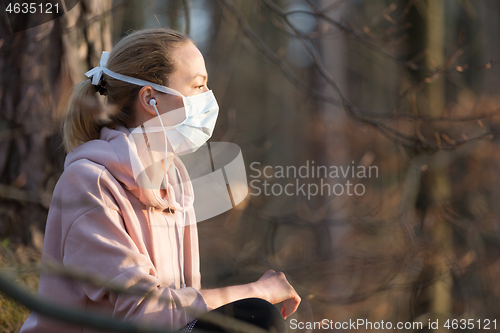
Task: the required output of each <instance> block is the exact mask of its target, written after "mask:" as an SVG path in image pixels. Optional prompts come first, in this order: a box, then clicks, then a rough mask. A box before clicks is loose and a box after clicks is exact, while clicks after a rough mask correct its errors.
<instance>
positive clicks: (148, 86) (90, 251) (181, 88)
mask: <svg viewBox="0 0 500 333" xmlns="http://www.w3.org/2000/svg"><path fill="white" fill-rule="evenodd" d="M86 74H87V76H89V79H87V80H85V81H83V82H81V83H79V84H78V85H77V86H76V88H75V90H74V92H73V95H72V97H71V99H70V101H69V104H68V108H67V114H66V117H65V121H64V126H63V139H64V145H65V148H66V150H67V152H68V155H67V157H66V160H65V165H64V172H63V174H62V176H61V178H60V179H59V181H58V183H57V185H56V187H55V190H54V194H53V200H52V203H51V207H50V210H49V215H48V219H47V226H46V230H45V242H44V248H43V255H42V265H43V264H44V262H46V261H48V260H53V261H56V262H58V263H60V264H63V265H64V266H66V267H68V268H74V269H75V268H76V269H79V270H83V271H85V272H86V273H88V274H93V275H95V276H99V277H101V278H105V279H106V280H107V281H109V282H110V283H113V284H115V285H121V286H123V287H125V288H129V287H134V286H141V287H142V288H146V290H148V291H149V295H148V297H145V296H144V295H135V294H127V293H125V294H123V293H117V292H114V291H110V290H107V289H106V288H105V287H99V286H95V285H92V284H86V283H81V282H77V281H75V280H72V279H69V278H64V277H61V276H59V275H55V274H45V273H43V272H42V274H41V276H40V284H39V290H38V294H39V296H42V297H45V298H49V299H53V300H55V301H57V302H59V303H62V304H64V305H67V306H68V307H74V308H80V309H86V310H92V311H98V312H100V313H102V314H108V315H110V316H113V317H115V318H120V319H125V320H129V321H133V322H138V323H143V324H150V325H155V326H163V327H165V328H167V329H170V330H179V329H182V330H184V331H190V330H191V329H193V328H198V329H204V330H207V331H217V332H224V331H226V330H225V329H224V328H222V327H220V326H218V325H214V324H208V323H207V322H206V321H204V319H203V318H204V317H203V315H204V314H205V313H206V312H208V311H217V312H221V313H224V314H226V315H231V316H233V317H236V318H237V319H241V320H245V321H248V322H250V323H252V324H255V325H258V326H260V327H262V328H264V329H266V330H272V331H277V332H283V331H284V318H285V319H286V317H287V316H289V315H290V314H292V313H293V312H294V311H295V310H296V309H297V307H298V305H299V303H300V297H299V296H298V294H297V293H296V291H295V290H294V289H293V287H292V286H290V284H289V283H288V282H287V280H286V278H285V276H284V274H283V273H276V272H274V271H272V270H270V271H268V272H266V273H265V274H264V275H263V276H262V277H261V278H260V279H259V280H257V281H255V282H253V283H249V284H244V285H237V286H230V287H224V288H218V289H201V284H200V281H201V277H200V272H199V253H198V234H197V228H196V221H195V216H194V210H193V205H192V203H193V199H194V198H193V191H192V186H191V183H190V180H189V175H188V174H187V171H186V169H185V167H184V165H183V164H182V162H181V160H180V159H179V158H178V155H179V154H178V153H186V152H189V151H194V150H196V149H197V148H199V147H200V145H201V144H203V143H204V142H205V141H206V140H208V138H209V137H210V136H211V134H212V131H213V127H214V126H215V120H216V118H217V114H218V105H217V102H216V100H215V97H214V95H213V93H212V91H211V90H209V89H208V87H207V79H208V74H207V71H206V68H205V63H204V59H203V56H202V54H201V53H200V51H199V50H198V48H197V47H196V46H195V44H194V43H193V41H192V40H190V39H189V38H188V37H186V36H184V35H183V34H181V33H179V32H176V31H172V30H168V29H149V30H141V31H137V32H135V33H132V34H130V35H128V36H126V37H125V38H123V39H122V40H121V41H119V42H118V43H117V45H116V46H115V47H114V49H113V50H112V51H111V53H109V54H107V53H104V54H103V57H102V58H101V63H100V66H98V67H96V68H94V69H92V70H91V71H89V72H87V73H86ZM97 93H100V94H101V95H106V97H107V99H108V102H109V103H111V104H112V105H114V106H115V108H109V107H105V106H104V105H101V104H100V103H99V99H98V98H97V97H98V95H97ZM110 110H113V111H110ZM152 124H153V125H152ZM141 140H142V141H141ZM141 142H142V143H143V144H142V145H141ZM154 147H159V148H154ZM155 161H156V162H158V161H161V163H153V162H155ZM138 168H139V169H138ZM151 296H157V297H151ZM281 302H283V306H282V309H281V314H280V312H279V310H278V309H277V308H276V306H274V305H272V304H277V303H281ZM20 332H21V333H32V332H53V333H58V332H65V333H71V332H93V330H92V329H90V328H86V327H83V328H82V327H77V326H74V325H70V324H67V323H62V322H59V321H55V320H53V319H51V318H48V317H45V316H42V315H40V314H37V313H36V312H32V313H31V315H30V316H29V318H28V319H27V320H26V322H25V323H24V325H23V327H22V329H21V331H20Z"/></svg>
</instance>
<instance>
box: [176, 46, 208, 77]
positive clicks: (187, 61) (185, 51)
mask: <svg viewBox="0 0 500 333" xmlns="http://www.w3.org/2000/svg"><path fill="white" fill-rule="evenodd" d="M174 61H175V63H176V67H177V68H176V71H177V72H178V74H179V75H180V76H182V77H183V78H185V79H191V80H192V79H195V77H196V76H197V75H202V76H206V75H207V70H206V68H205V60H204V59H203V55H202V54H201V52H200V50H198V48H197V47H196V46H195V45H194V44H193V43H187V44H185V45H182V46H180V47H179V48H178V49H176V51H175V53H174Z"/></svg>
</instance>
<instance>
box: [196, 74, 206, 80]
mask: <svg viewBox="0 0 500 333" xmlns="http://www.w3.org/2000/svg"><path fill="white" fill-rule="evenodd" d="M198 76H201V77H202V78H203V79H204V80H205V81H206V80H208V77H207V76H206V75H203V74H197V75H195V76H194V77H193V80H194V79H196V78H197V77H198Z"/></svg>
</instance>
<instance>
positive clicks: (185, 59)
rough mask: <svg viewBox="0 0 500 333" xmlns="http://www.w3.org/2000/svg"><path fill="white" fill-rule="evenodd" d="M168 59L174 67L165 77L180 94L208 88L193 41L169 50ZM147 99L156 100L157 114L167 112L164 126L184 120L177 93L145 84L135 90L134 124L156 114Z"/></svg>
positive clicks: (202, 65)
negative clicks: (154, 88) (168, 75)
mask: <svg viewBox="0 0 500 333" xmlns="http://www.w3.org/2000/svg"><path fill="white" fill-rule="evenodd" d="M172 58H173V59H172V60H173V61H174V63H175V66H176V70H175V72H173V73H172V74H171V75H170V77H169V83H170V88H172V89H174V90H176V91H178V92H179V93H181V94H182V95H183V96H192V95H196V94H200V93H203V92H205V91H208V90H209V89H208V86H207V79H208V74H207V69H206V68H205V60H204V59H203V55H202V54H201V52H200V50H198V48H197V47H196V46H195V45H194V44H193V43H191V42H187V43H185V44H183V45H181V46H179V47H178V48H177V49H175V50H174V51H173V54H172ZM151 98H154V99H155V100H156V107H157V108H158V112H159V113H160V114H164V113H166V112H170V114H169V116H168V120H167V123H165V125H174V124H176V123H178V122H180V121H182V120H184V117H185V113H184V110H183V109H182V107H183V106H184V105H183V103H182V98H181V97H180V96H175V95H171V94H166V93H162V92H158V91H156V90H153V89H151V88H150V87H148V86H145V87H143V88H142V89H141V91H140V92H139V98H138V101H137V111H138V113H136V126H140V124H142V123H144V122H146V121H147V120H149V119H151V118H154V117H156V116H157V114H156V111H155V110H154V108H153V107H152V106H150V105H149V101H150V100H151Z"/></svg>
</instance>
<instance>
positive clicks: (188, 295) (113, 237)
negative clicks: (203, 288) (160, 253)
mask: <svg viewBox="0 0 500 333" xmlns="http://www.w3.org/2000/svg"><path fill="white" fill-rule="evenodd" d="M103 173H106V172H105V170H104V171H101V175H100V176H99V178H98V181H97V184H95V181H94V185H95V186H96V188H88V187H89V186H92V184H89V183H87V185H82V186H83V188H80V189H75V191H76V192H78V193H81V195H82V196H84V197H82V201H81V202H82V203H83V204H87V205H91V206H94V207H93V208H90V207H89V208H90V209H88V210H87V211H86V212H85V213H83V214H80V215H79V216H78V217H77V218H76V219H74V220H73V222H72V223H71V225H70V227H69V230H68V231H67V235H66V238H65V240H64V243H63V248H62V250H63V251H62V253H63V256H62V260H63V264H64V265H65V266H67V267H75V268H77V269H79V270H82V269H83V270H84V271H85V272H86V273H87V274H91V275H96V276H98V277H99V278H104V279H105V280H106V281H109V283H111V284H113V285H119V286H122V287H123V288H125V289H126V288H135V287H138V286H140V287H142V288H143V289H144V290H146V291H147V292H146V293H145V294H143V295H131V294H124V293H117V292H114V291H109V290H107V289H106V288H105V287H99V286H94V285H91V284H87V283H85V284H84V283H81V284H80V286H81V288H82V290H83V292H84V293H85V295H86V296H87V297H88V298H89V299H90V300H92V301H94V302H110V303H111V304H112V306H113V313H112V315H113V317H115V318H123V319H125V320H129V321H132V322H136V321H139V322H143V323H144V324H154V325H158V326H162V327H165V328H168V329H170V330H177V329H179V328H182V327H183V326H185V325H186V324H187V323H189V322H191V321H192V320H194V319H195V318H196V317H199V316H200V315H201V314H202V313H205V312H207V311H208V309H207V305H206V303H205V300H204V299H203V296H202V295H201V293H200V292H199V291H198V290H197V289H196V288H193V287H188V288H182V289H171V288H168V287H166V286H162V285H161V282H160V280H159V279H158V278H157V277H156V273H155V272H156V270H155V267H154V265H153V263H152V261H151V259H150V258H149V257H148V256H147V255H145V254H142V253H141V252H140V251H139V249H138V248H137V246H136V244H135V243H134V241H133V240H132V239H131V237H130V236H129V234H128V233H127V230H126V226H125V224H124V222H123V219H122V216H121V214H120V212H119V210H117V209H116V207H113V205H112V204H111V205H110V204H106V203H109V202H113V198H112V195H111V194H110V193H109V190H108V189H106V186H105V185H106V184H107V183H109V182H108V181H106V180H103V179H102V178H106V177H109V175H107V176H106V175H104V176H102V174H103ZM80 176H81V175H80ZM83 178H85V177H83ZM90 183H92V182H90ZM75 191H73V195H74V194H75ZM110 196H111V197H110ZM89 198H90V199H89ZM80 208H81V206H80ZM69 215H73V214H69ZM66 222H67V221H66Z"/></svg>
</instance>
